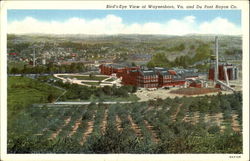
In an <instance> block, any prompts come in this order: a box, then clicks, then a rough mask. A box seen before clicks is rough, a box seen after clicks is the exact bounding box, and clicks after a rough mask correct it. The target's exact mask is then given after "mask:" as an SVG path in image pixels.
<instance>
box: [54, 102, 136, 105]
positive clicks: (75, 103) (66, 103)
mask: <svg viewBox="0 0 250 161" xmlns="http://www.w3.org/2000/svg"><path fill="white" fill-rule="evenodd" d="M91 103H95V104H100V103H101V104H118V103H119V104H127V103H133V102H132V101H121V102H111V101H109V102H54V103H53V104H54V105H89V104H91Z"/></svg>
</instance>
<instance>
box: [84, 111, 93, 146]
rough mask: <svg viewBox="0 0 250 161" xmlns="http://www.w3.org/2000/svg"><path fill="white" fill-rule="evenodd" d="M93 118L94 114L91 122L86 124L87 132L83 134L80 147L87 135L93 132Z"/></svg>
mask: <svg viewBox="0 0 250 161" xmlns="http://www.w3.org/2000/svg"><path fill="white" fill-rule="evenodd" d="M95 116H96V115H95V114H94V115H93V118H92V120H91V121H88V122H87V130H86V131H85V132H84V133H83V136H82V141H81V142H80V144H81V145H83V144H84V142H85V141H86V140H87V138H88V137H89V135H90V134H91V133H92V132H93V127H94V120H95Z"/></svg>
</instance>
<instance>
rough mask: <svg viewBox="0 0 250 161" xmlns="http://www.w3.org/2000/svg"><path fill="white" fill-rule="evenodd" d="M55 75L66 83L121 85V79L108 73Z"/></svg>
mask: <svg viewBox="0 0 250 161" xmlns="http://www.w3.org/2000/svg"><path fill="white" fill-rule="evenodd" d="M54 77H56V78H58V79H61V80H62V81H63V82H64V83H66V82H68V83H73V84H78V85H83V86H88V87H90V86H105V85H106V86H112V85H114V84H116V85H117V86H120V80H119V79H115V78H114V77H112V76H107V75H94V76H90V75H86V74H78V73H72V74H69V73H66V74H54Z"/></svg>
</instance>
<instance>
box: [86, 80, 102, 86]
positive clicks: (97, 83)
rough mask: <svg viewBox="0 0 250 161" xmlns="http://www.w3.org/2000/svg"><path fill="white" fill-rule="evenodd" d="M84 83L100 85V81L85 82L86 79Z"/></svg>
mask: <svg viewBox="0 0 250 161" xmlns="http://www.w3.org/2000/svg"><path fill="white" fill-rule="evenodd" d="M82 83H84V84H88V85H91V86H98V85H100V83H99V82H84V81H83V82H82Z"/></svg>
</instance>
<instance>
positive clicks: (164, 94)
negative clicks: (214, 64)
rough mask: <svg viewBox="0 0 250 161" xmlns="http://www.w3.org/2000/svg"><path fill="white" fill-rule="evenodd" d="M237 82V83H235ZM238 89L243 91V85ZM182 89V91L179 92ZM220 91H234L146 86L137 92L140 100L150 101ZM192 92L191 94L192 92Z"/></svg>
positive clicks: (209, 94)
mask: <svg viewBox="0 0 250 161" xmlns="http://www.w3.org/2000/svg"><path fill="white" fill-rule="evenodd" d="M234 84H235V83H234ZM235 89H236V91H241V86H239V85H238V86H235ZM204 90H205V93H203V94H202V93H198V92H203V91H204ZM179 91H181V92H179ZM219 92H221V93H222V94H232V93H233V92H232V91H225V90H220V89H217V88H178V87H173V88H170V89H164V88H159V89H152V90H148V89H146V88H141V89H139V90H138V91H137V92H136V93H135V94H136V96H137V97H138V98H139V99H140V101H148V100H152V99H154V100H155V99H158V98H160V99H166V98H175V97H183V96H186V97H197V96H205V95H208V96H213V95H217V94H218V93H219ZM190 93H191V94H190ZM192 93H193V94H192Z"/></svg>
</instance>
